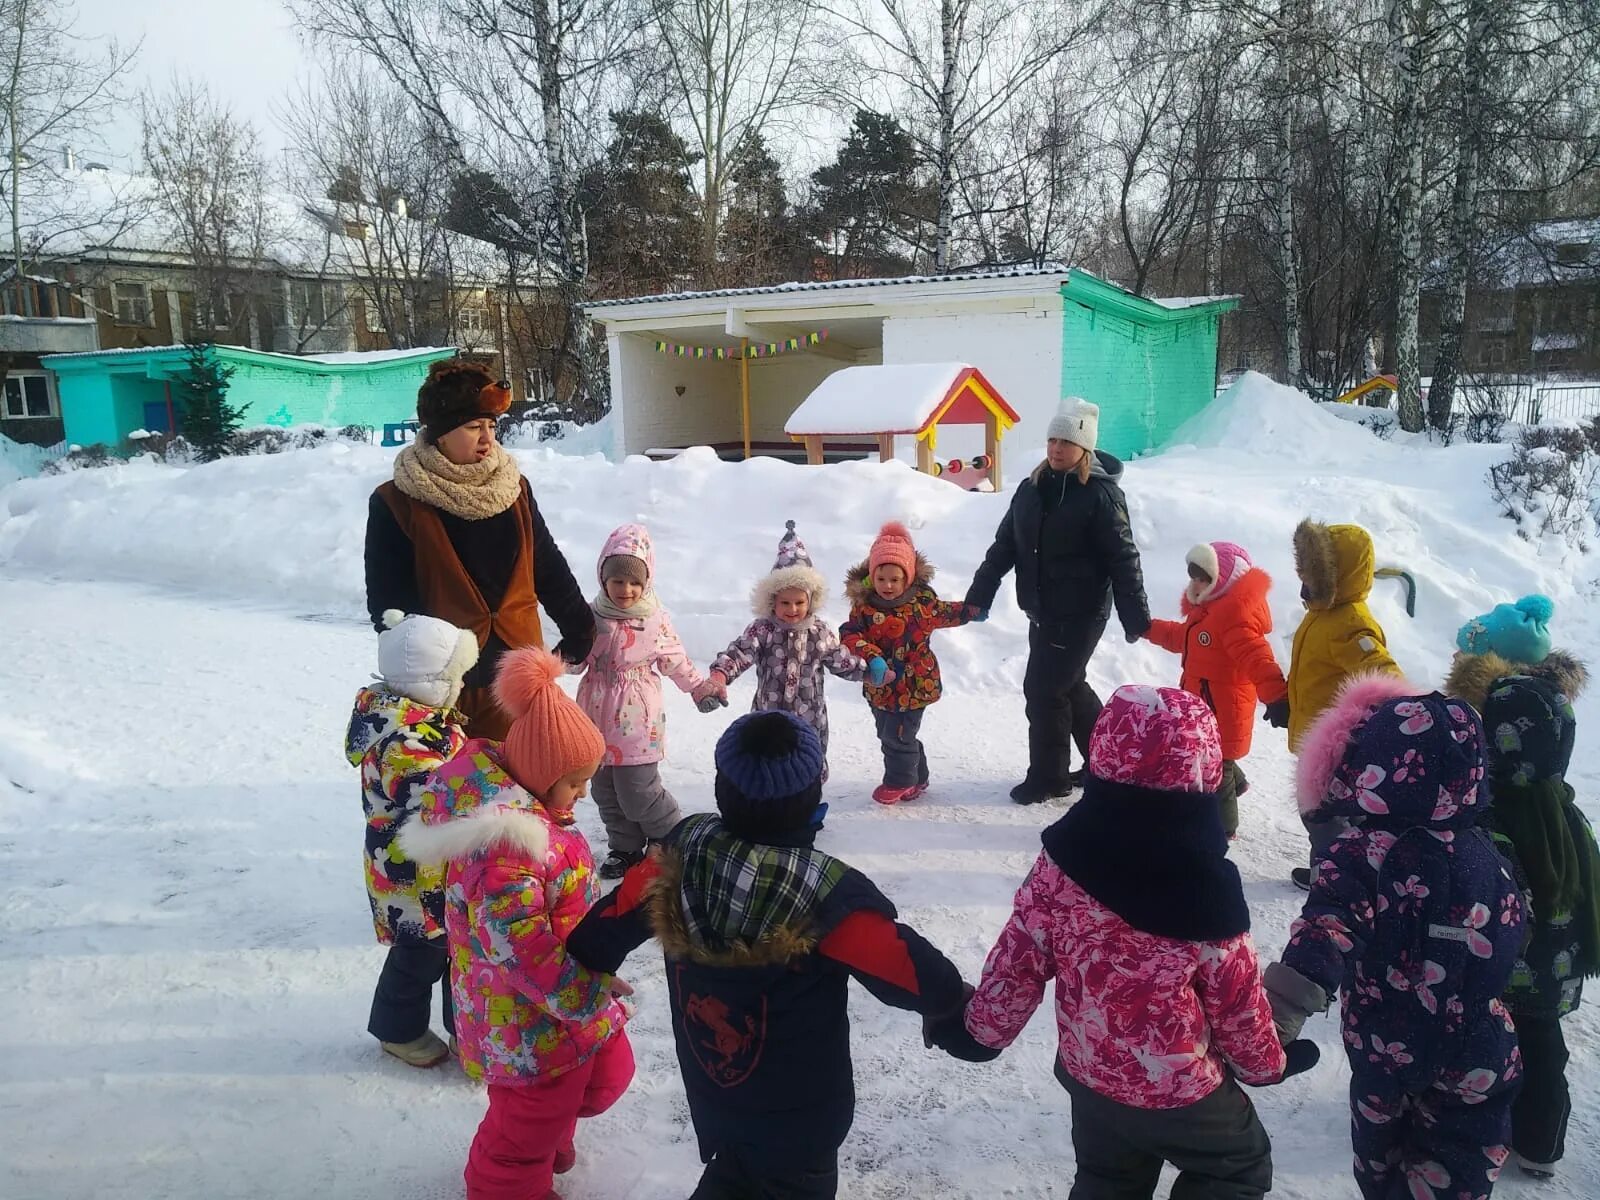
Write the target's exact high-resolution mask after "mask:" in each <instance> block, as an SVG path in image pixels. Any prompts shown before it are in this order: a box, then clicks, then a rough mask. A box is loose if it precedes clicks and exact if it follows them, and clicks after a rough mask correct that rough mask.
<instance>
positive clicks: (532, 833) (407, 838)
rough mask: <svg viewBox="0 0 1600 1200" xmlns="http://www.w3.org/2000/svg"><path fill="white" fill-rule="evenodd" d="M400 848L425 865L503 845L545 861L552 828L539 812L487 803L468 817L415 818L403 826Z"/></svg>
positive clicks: (448, 860) (415, 860) (509, 805)
mask: <svg viewBox="0 0 1600 1200" xmlns="http://www.w3.org/2000/svg"><path fill="white" fill-rule="evenodd" d="M399 843H400V850H401V852H402V853H404V854H405V855H406V857H408V858H410V859H411V860H412V861H414V862H416V863H419V864H420V865H422V866H425V867H426V866H437V865H440V864H442V863H447V862H450V861H451V860H453V859H460V858H469V857H471V856H472V855H474V854H478V853H481V852H483V851H486V850H489V849H492V848H494V847H496V846H503V847H505V848H506V849H508V850H521V851H523V852H524V853H526V854H527V855H528V856H529V857H531V858H535V859H539V860H541V861H542V860H543V859H544V857H545V855H547V854H548V853H549V852H550V830H549V827H548V826H547V825H546V823H545V819H544V818H543V817H542V816H540V815H539V814H538V813H534V812H529V811H528V810H527V809H525V808H519V807H517V806H516V805H514V804H486V805H484V806H482V807H481V808H476V809H474V810H473V811H472V812H470V813H467V814H465V815H464V816H459V817H451V818H450V819H449V820H447V821H437V822H434V823H433V824H424V823H423V821H422V818H421V817H412V818H411V819H410V820H409V821H407V822H406V823H405V824H404V825H403V826H401V828H400V838H399Z"/></svg>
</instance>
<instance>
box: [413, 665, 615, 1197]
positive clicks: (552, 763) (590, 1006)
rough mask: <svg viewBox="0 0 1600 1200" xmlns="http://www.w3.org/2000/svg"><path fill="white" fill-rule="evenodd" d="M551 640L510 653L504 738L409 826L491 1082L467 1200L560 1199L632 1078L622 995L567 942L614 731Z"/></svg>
mask: <svg viewBox="0 0 1600 1200" xmlns="http://www.w3.org/2000/svg"><path fill="white" fill-rule="evenodd" d="M562 671H563V664H562V662H561V660H560V659H559V658H557V657H556V656H555V655H554V654H551V653H549V652H548V651H545V650H539V649H533V648H529V649H524V650H513V651H511V652H510V653H508V654H506V655H505V657H503V658H502V659H501V660H500V665H499V668H498V670H497V672H496V675H495V682H494V689H495V698H496V700H497V701H498V702H499V704H500V707H501V708H502V709H503V710H504V711H505V712H506V713H507V714H508V715H509V716H510V717H511V718H512V720H511V724H510V728H509V730H508V731H507V733H506V737H505V740H504V741H503V742H490V741H482V740H479V741H472V742H468V743H467V745H466V746H465V747H464V748H463V749H462V752H461V753H460V754H459V755H457V756H456V758H454V759H453V760H451V761H450V762H448V763H446V764H445V765H444V766H442V767H440V768H439V770H438V771H436V772H435V773H434V776H433V779H432V781H431V782H430V783H429V785H428V788H427V791H426V793H425V795H424V797H423V802H422V811H421V813H420V814H419V816H418V818H417V819H415V820H412V821H410V822H408V823H407V824H406V827H405V829H404V830H402V832H401V834H400V844H401V847H402V848H403V849H404V850H405V851H406V853H408V854H410V855H411V856H412V857H413V858H415V859H416V860H417V861H418V862H419V863H425V864H429V865H433V866H444V867H445V927H446V929H447V931H448V933H449V938H450V958H451V965H452V968H453V969H452V972H451V974H452V986H453V989H454V994H455V1005H456V1032H457V1036H458V1038H459V1039H460V1047H461V1066H462V1069H463V1070H464V1071H465V1072H466V1073H467V1076H468V1078H470V1079H474V1080H482V1081H484V1082H486V1083H487V1084H488V1089H489V1110H488V1112H487V1113H486V1114H485V1116H484V1118H483V1123H482V1124H481V1125H479V1126H478V1133H477V1136H476V1137H475V1138H474V1139H473V1142H472V1149H471V1151H470V1152H469V1154H468V1158H467V1169H466V1183H467V1200H527V1198H528V1197H530V1196H538V1197H541V1198H543V1200H550V1198H551V1197H553V1196H555V1193H554V1192H552V1191H551V1190H550V1184H551V1177H552V1176H553V1175H557V1174H560V1173H562V1172H564V1171H569V1170H571V1169H572V1166H573V1164H574V1163H575V1161H576V1151H575V1150H574V1148H573V1140H572V1139H573V1134H574V1132H575V1131H576V1129H577V1124H578V1119H579V1118H580V1117H592V1116H596V1115H598V1114H599V1113H602V1112H605V1111H606V1109H608V1108H610V1107H611V1106H612V1105H613V1104H614V1103H616V1101H617V1100H618V1099H619V1098H620V1097H621V1096H622V1093H623V1092H624V1091H625V1090H626V1089H627V1086H628V1083H629V1081H630V1080H631V1079H632V1078H633V1051H632V1049H631V1048H630V1046H629V1045H628V1039H627V1035H626V1034H625V1033H624V1032H623V1025H624V1023H625V1022H626V1021H627V1019H628V1016H629V1012H628V1009H627V1007H626V1006H625V1004H624V1003H623V1001H622V999H620V997H623V996H626V995H627V994H628V993H629V992H630V991H631V989H630V988H628V987H627V985H626V984H623V983H621V981H619V980H617V979H615V978H614V977H612V976H611V975H609V974H605V973H602V972H597V971H591V970H589V969H588V968H587V967H584V966H583V965H582V964H580V963H579V962H578V961H577V960H576V959H574V958H572V956H571V955H569V954H568V953H567V949H566V941H567V937H568V935H570V934H571V932H572V931H573V929H574V928H576V927H577V925H578V922H580V921H581V920H583V918H584V916H585V914H587V913H588V911H589V909H590V907H591V906H592V905H593V904H594V902H595V901H596V900H598V899H599V896H600V888H599V883H598V881H597V879H596V878H595V870H594V859H593V857H592V856H591V855H590V853H589V844H588V842H586V841H585V840H584V837H583V834H582V833H581V832H580V831H579V830H578V828H577V827H576V826H575V825H574V824H573V821H574V817H573V812H572V809H573V806H574V805H575V804H576V803H577V801H578V800H580V799H582V797H583V794H584V791H585V789H586V788H587V785H588V782H589V780H590V779H591V778H592V777H593V776H594V773H595V770H596V769H597V768H598V767H599V765H600V757H601V755H602V754H603V753H604V752H605V740H604V739H603V738H602V737H601V736H600V732H599V731H598V730H597V729H595V727H594V725H593V723H592V722H590V720H589V719H588V718H587V717H586V716H584V715H583V711H582V710H581V709H579V708H578V706H577V705H576V704H574V703H573V702H572V701H571V700H569V699H568V698H567V696H566V694H565V693H564V692H562V690H561V689H560V687H558V686H557V685H556V682H555V681H556V679H557V677H558V676H560V675H561V673H562Z"/></svg>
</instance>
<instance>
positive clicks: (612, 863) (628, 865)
mask: <svg viewBox="0 0 1600 1200" xmlns="http://www.w3.org/2000/svg"><path fill="white" fill-rule="evenodd" d="M643 861H644V853H643V851H640V850H613V851H612V852H611V853H610V854H608V855H606V860H605V862H603V863H601V864H600V878H601V879H621V878H622V877H623V876H624V875H626V874H627V873H628V872H629V870H631V869H632V868H633V867H636V866H638V865H639V864H640V863H641V862H643Z"/></svg>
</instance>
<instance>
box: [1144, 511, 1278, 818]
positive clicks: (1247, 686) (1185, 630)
mask: <svg viewBox="0 0 1600 1200" xmlns="http://www.w3.org/2000/svg"><path fill="white" fill-rule="evenodd" d="M1187 561H1188V565H1189V586H1188V587H1186V588H1185V589H1184V592H1183V599H1182V600H1181V601H1180V602H1179V603H1180V607H1181V609H1182V611H1183V618H1184V619H1183V620H1182V621H1152V622H1151V623H1150V629H1149V631H1148V632H1147V633H1146V634H1145V637H1147V638H1149V639H1150V641H1151V642H1152V643H1154V644H1155V645H1157V646H1160V647H1161V648H1162V649H1163V650H1170V651H1172V652H1173V653H1174V654H1181V655H1182V656H1183V677H1182V680H1181V681H1180V684H1179V686H1181V687H1182V688H1183V690H1184V691H1186V692H1191V693H1193V694H1194V695H1196V696H1199V697H1200V698H1201V699H1202V700H1204V701H1205V702H1206V703H1207V704H1208V705H1209V706H1210V707H1211V711H1212V712H1214V713H1215V714H1216V716H1217V730H1218V732H1219V733H1220V734H1221V735H1222V758H1223V763H1222V785H1221V787H1220V789H1219V791H1218V793H1217V800H1218V803H1219V804H1220V806H1221V809H1222V825H1223V828H1224V829H1225V830H1226V831H1227V834H1228V836H1229V837H1230V838H1232V837H1233V836H1234V834H1235V833H1236V832H1237V831H1238V828H1239V797H1240V795H1242V794H1243V793H1244V792H1245V791H1246V790H1248V788H1249V786H1250V785H1249V783H1248V781H1246V779H1245V777H1244V772H1243V771H1242V770H1240V769H1239V760H1240V759H1241V758H1243V757H1244V756H1245V755H1247V754H1249V753H1250V731H1251V728H1252V726H1253V725H1254V724H1255V715H1256V701H1257V700H1258V699H1259V700H1261V701H1263V702H1264V703H1265V704H1266V706H1267V719H1268V720H1270V721H1271V722H1272V723H1273V724H1274V725H1275V726H1277V727H1278V728H1280V729H1281V728H1283V726H1285V725H1287V724H1288V720H1289V714H1288V706H1289V705H1288V699H1287V697H1288V686H1287V684H1286V683H1285V682H1284V678H1283V672H1282V671H1281V670H1280V669H1279V667H1278V660H1277V659H1276V658H1274V657H1273V654H1272V647H1271V646H1270V645H1269V644H1268V643H1267V634H1269V633H1271V632H1272V610H1271V609H1270V608H1268V606H1267V591H1268V590H1269V589H1270V588H1271V587H1272V580H1271V578H1269V577H1268V575H1267V573H1266V572H1265V571H1263V570H1261V569H1260V568H1259V567H1257V566H1256V565H1255V564H1254V563H1253V562H1251V561H1250V555H1249V554H1247V553H1246V552H1245V550H1244V548H1243V547H1242V546H1236V545H1234V544H1233V543H1232V542H1210V543H1202V544H1201V545H1198V546H1196V547H1195V548H1194V549H1192V550H1190V551H1189V554H1188V558H1187Z"/></svg>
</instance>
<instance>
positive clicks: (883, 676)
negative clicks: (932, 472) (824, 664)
mask: <svg viewBox="0 0 1600 1200" xmlns="http://www.w3.org/2000/svg"><path fill="white" fill-rule="evenodd" d="M932 580H933V564H931V563H930V562H928V560H927V559H926V558H924V557H923V555H922V552H921V551H919V550H918V549H917V548H916V546H914V545H913V544H912V541H911V534H910V533H909V532H908V531H907V529H906V527H905V526H904V525H901V524H900V523H899V522H897V521H890V522H889V523H888V524H887V525H885V526H884V527H883V528H882V529H881V530H879V531H878V536H877V539H876V540H875V541H874V542H873V543H872V550H871V552H870V553H869V554H868V555H867V560H866V561H865V562H863V563H860V564H858V565H857V566H856V567H854V568H853V569H852V570H851V571H850V573H849V574H848V575H847V576H845V591H846V593H847V594H848V595H849V597H850V619H849V620H847V621H846V622H845V623H844V624H843V625H842V626H840V629H839V640H840V641H841V642H842V643H843V644H844V647H845V649H846V650H849V651H850V652H851V653H853V654H856V655H858V656H859V657H861V658H863V659H865V660H866V664H867V680H866V684H865V686H864V687H863V689H862V690H863V691H864V692H865V693H866V697H867V703H868V704H870V705H871V706H872V715H873V719H874V720H875V721H876V722H877V725H878V741H879V743H880V744H881V745H882V747H883V783H882V784H881V785H879V787H878V788H877V789H876V790H875V791H874V792H873V793H872V798H873V799H874V800H876V801H877V802H878V803H879V804H898V803H900V802H901V801H903V800H915V799H916V798H917V797H918V796H920V795H922V793H923V792H925V791H927V790H928V753H927V751H926V749H924V747H923V745H922V741H921V739H920V738H919V737H918V736H917V735H918V734H919V733H920V732H921V730H922V718H923V714H924V713H925V712H926V711H927V709H928V706H929V705H931V704H933V703H935V702H936V701H937V700H938V699H939V696H940V694H941V687H940V682H939V660H938V659H937V658H935V657H934V653H933V647H932V645H931V644H930V643H931V639H932V637H933V632H934V630H936V629H953V628H955V627H956V626H958V625H965V624H966V623H967V622H968V621H983V620H987V619H988V616H989V614H988V611H987V610H986V609H981V608H979V607H978V606H977V605H975V604H958V603H956V602H954V601H950V600H941V599H939V597H938V594H937V593H935V592H934V590H933V586H932Z"/></svg>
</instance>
